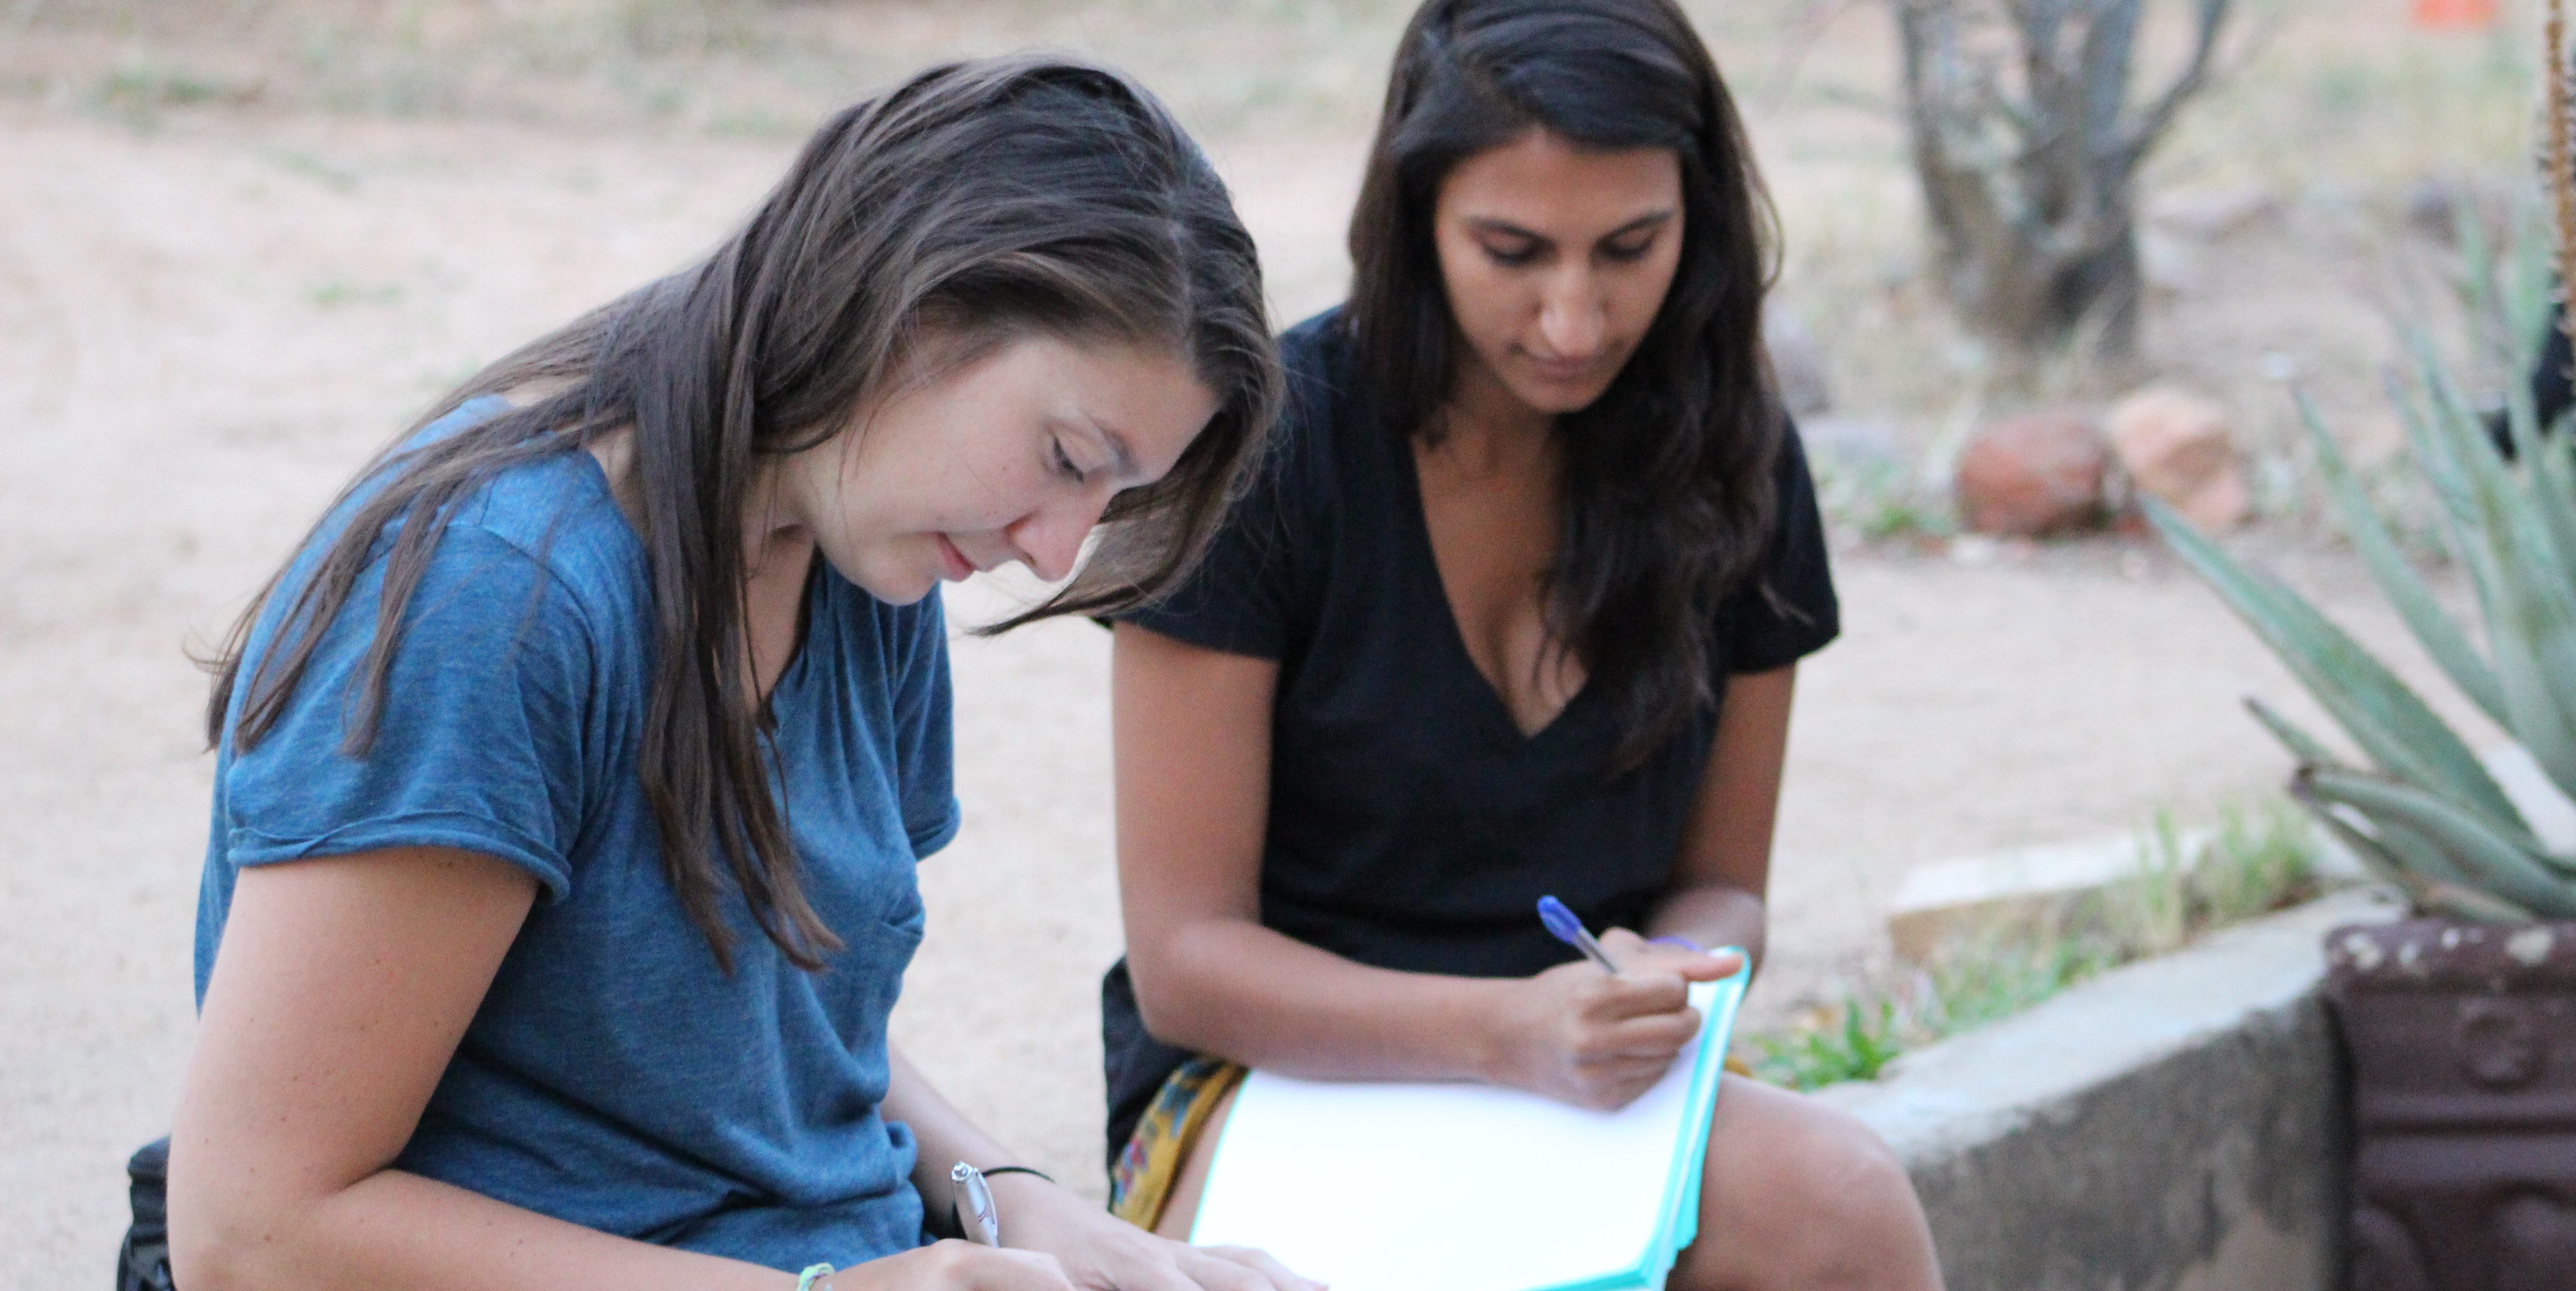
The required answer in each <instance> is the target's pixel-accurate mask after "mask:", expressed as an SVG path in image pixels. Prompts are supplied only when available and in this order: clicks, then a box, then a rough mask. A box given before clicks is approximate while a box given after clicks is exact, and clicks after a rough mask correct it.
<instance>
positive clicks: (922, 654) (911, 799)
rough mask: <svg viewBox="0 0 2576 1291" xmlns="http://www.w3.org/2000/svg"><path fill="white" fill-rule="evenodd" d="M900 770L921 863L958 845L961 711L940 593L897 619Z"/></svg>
mask: <svg viewBox="0 0 2576 1291" xmlns="http://www.w3.org/2000/svg"><path fill="white" fill-rule="evenodd" d="M888 631H889V633H890V635H891V637H892V639H891V640H889V641H888V642H887V643H886V644H887V658H888V659H889V660H891V661H892V663H893V670H894V672H893V678H892V682H893V686H894V705H893V708H894V721H895V733H894V734H895V764H896V768H897V771H896V774H897V776H898V777H899V779H900V780H901V782H902V786H903V789H902V792H903V828H904V833H905V834H906V835H907V836H908V837H909V838H910V839H911V841H912V854H913V856H914V858H915V859H918V858H921V857H925V856H928V855H930V854H931V853H933V852H936V851H938V850H939V849H940V848H943V847H946V846H947V845H948V843H949V840H951V839H953V838H955V837H957V826H958V820H959V812H958V809H957V776H956V767H957V758H956V742H955V740H956V737H955V707H954V705H953V704H952V702H951V697H950V693H949V680H948V621H947V615H946V613H945V611H944V610H943V609H942V608H941V605H940V598H939V596H938V594H937V593H936V592H934V593H932V594H931V595H929V596H927V597H924V598H922V600H921V602H920V603H919V604H918V605H915V606H912V607H910V608H909V609H906V610H903V611H900V612H898V613H896V614H894V615H893V616H891V626H890V627H889V628H888Z"/></svg>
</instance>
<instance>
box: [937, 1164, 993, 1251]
mask: <svg viewBox="0 0 2576 1291" xmlns="http://www.w3.org/2000/svg"><path fill="white" fill-rule="evenodd" d="M948 1182H949V1183H950V1184H952V1185H954V1186H955V1187H956V1190H957V1194H956V1204H957V1226H958V1227H959V1228H962V1229H965V1230H966V1240H968V1241H970V1242H974V1243H977V1244H979V1245H983V1246H999V1245H1001V1244H1002V1216H1001V1212H999V1211H997V1210H995V1209H994V1208H993V1190H992V1189H991V1188H988V1187H986V1186H985V1185H984V1172H983V1171H981V1170H978V1169H976V1168H975V1167H973V1166H971V1165H968V1164H966V1163H965V1162H963V1161H960V1162H958V1163H957V1168H955V1169H953V1170H950V1171H949V1172H948Z"/></svg>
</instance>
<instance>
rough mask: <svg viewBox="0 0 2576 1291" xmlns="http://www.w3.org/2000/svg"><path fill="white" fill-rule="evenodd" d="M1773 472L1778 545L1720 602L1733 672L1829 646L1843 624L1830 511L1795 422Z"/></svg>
mask: <svg viewBox="0 0 2576 1291" xmlns="http://www.w3.org/2000/svg"><path fill="white" fill-rule="evenodd" d="M1773 478H1774V479H1775V481H1776V482H1777V487H1778V490H1779V495H1778V511H1777V515H1778V517H1779V518H1778V520H1777V522H1776V524H1775V526H1774V528H1773V530H1772V534H1771V547H1770V550H1769V552H1768V554H1767V555H1766V556H1765V557H1764V559H1763V562H1762V564H1761V565H1760V566H1759V567H1757V568H1756V570H1755V571H1754V575H1753V577H1752V578H1750V579H1748V580H1746V582H1745V585H1744V586H1743V587H1741V588H1739V589H1737V591H1736V592H1735V593H1734V594H1733V595H1730V596H1729V597H1727V599H1726V601H1725V602H1724V603H1723V604H1722V605H1721V606H1720V607H1719V609H1718V645H1719V655H1720V657H1721V658H1722V659H1723V660H1724V661H1725V667H1726V671H1727V672H1729V673H1752V672H1769V671H1771V670H1772V669H1774V668H1785V667H1787V666H1789V665H1790V664H1793V663H1796V662H1797V661H1799V660H1800V659H1803V658H1805V657H1806V656H1808V655H1811V654H1814V653H1815V652H1816V651H1818V650H1822V649H1824V648H1825V646H1826V645H1827V644H1828V643H1830V642H1831V641H1832V640H1833V639H1834V638H1835V637H1836V636H1838V635H1840V634H1841V632H1842V607H1841V604H1840V603H1839V602H1838V601H1837V600H1836V599H1835V596H1834V575H1833V568H1832V564H1831V562H1830V561H1829V560H1828V559H1827V556H1826V551H1825V523H1824V517H1823V515H1822V514H1821V513H1820V512H1819V510H1818V509H1817V505H1816V482H1815V479H1814V478H1813V477H1812V476H1811V475H1810V474H1809V473H1808V470H1807V452H1806V448H1805V447H1804V446H1803V445H1802V444H1801V443H1800V442H1799V439H1798V428H1797V427H1796V426H1795V425H1790V426H1788V427H1786V428H1785V429H1784V430H1783V432H1782V435H1781V444H1780V460H1779V464H1778V466H1777V468H1776V469H1775V473H1774V476H1773Z"/></svg>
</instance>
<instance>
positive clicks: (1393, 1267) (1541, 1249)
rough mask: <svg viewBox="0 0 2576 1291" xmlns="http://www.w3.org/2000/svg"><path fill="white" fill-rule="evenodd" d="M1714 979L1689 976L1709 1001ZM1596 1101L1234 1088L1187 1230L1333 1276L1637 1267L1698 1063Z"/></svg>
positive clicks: (1483, 1282)
mask: <svg viewBox="0 0 2576 1291" xmlns="http://www.w3.org/2000/svg"><path fill="white" fill-rule="evenodd" d="M1717 991H1718V984H1716V983H1701V984H1698V985H1695V986H1693V987H1692V989H1691V1003H1693V1004H1694V1005H1697V1006H1698V1007H1699V1008H1700V1010H1701V1012H1702V1013H1703V1014H1705V1013H1706V1012H1707V1011H1708V1008H1709V1004H1710V1001H1711V999H1712V998H1713V997H1714V996H1715V995H1716V993H1717ZM1713 1047H1716V1046H1709V1045H1705V1044H1703V1045H1699V1046H1697V1047H1695V1048H1692V1049H1685V1050H1684V1051H1683V1052H1682V1058H1681V1060H1680V1061H1676V1062H1675V1063H1674V1064H1673V1066H1672V1069H1671V1070H1669V1071H1666V1072H1665V1073H1664V1078H1663V1080H1662V1081H1660V1082H1659V1083H1657V1084H1656V1085H1655V1087H1654V1088H1653V1089H1652V1090H1649V1091H1648V1092H1647V1093H1646V1094H1644V1095H1643V1096H1641V1097H1639V1098H1638V1099H1637V1101H1635V1102H1633V1103H1630V1104H1629V1105H1628V1106H1626V1107H1625V1108H1622V1109H1620V1110H1619V1111H1616V1112H1592V1111H1585V1110H1582V1109H1579V1108H1573V1107H1567V1106H1565V1105H1564V1104H1561V1103H1553V1102H1549V1101H1548V1100H1546V1099H1543V1098H1540V1097H1538V1096H1537V1095H1535V1094H1525V1093H1521V1092H1520V1091H1517V1090H1509V1089H1498V1088H1495V1087H1492V1086H1488V1085H1428V1084H1379V1083H1362V1082H1350V1081H1314V1080H1298V1079H1295V1078H1292V1077H1287V1076H1278V1075H1273V1074H1271V1073H1269V1072H1262V1071H1256V1072H1253V1073H1252V1074H1251V1075H1250V1076H1248V1077H1246V1078H1245V1079H1244V1083H1243V1092H1242V1094H1241V1095H1240V1096H1239V1097H1237V1098H1236V1099H1235V1104H1234V1112H1233V1114H1232V1116H1231V1117H1229V1118H1228V1120H1227V1123H1226V1125H1225V1128H1224V1134H1223V1137H1222V1138H1220V1139H1219V1140H1218V1143H1217V1152H1216V1161H1215V1165H1214V1167H1213V1169H1212V1170H1211V1172H1210V1176H1209V1180H1208V1187H1207V1192H1206V1194H1205V1196H1204V1197H1202V1198H1201V1200H1200V1203H1199V1213H1198V1219H1197V1221H1196V1224H1195V1226H1194V1227H1193V1228H1192V1230H1191V1235H1190V1240H1191V1241H1193V1242H1198V1243H1201V1244H1209V1245H1240V1246H1258V1247H1261V1248H1262V1249H1264V1250H1267V1251H1269V1252H1270V1253H1271V1254H1272V1255H1275V1256H1277V1257H1278V1258H1279V1259H1280V1261H1281V1262H1282V1263H1285V1264H1286V1265H1287V1266H1288V1267H1289V1268H1292V1269H1295V1270H1296V1271H1298V1272H1299V1273H1302V1274H1305V1275H1306V1276H1308V1277H1311V1278H1317V1279H1320V1280H1322V1281H1324V1282H1328V1283H1330V1284H1331V1285H1332V1287H1333V1291H1529V1289H1530V1288H1535V1287H1549V1286H1558V1285H1562V1284H1565V1283H1569V1282H1579V1281H1584V1280H1587V1279H1591V1278H1597V1277H1600V1276H1603V1275H1605V1274H1610V1273H1615V1272H1618V1271H1621V1270H1624V1269H1628V1268H1631V1267H1634V1266H1635V1265H1637V1264H1638V1263H1640V1262H1641V1261H1642V1260H1643V1259H1644V1258H1645V1256H1646V1254H1647V1250H1648V1247H1649V1246H1651V1245H1652V1244H1653V1242H1654V1240H1655V1237H1656V1229H1657V1225H1658V1223H1659V1221H1660V1220H1661V1218H1662V1215H1663V1212H1664V1202H1665V1185H1666V1183H1667V1181H1668V1179H1669V1177H1670V1175H1671V1172H1672V1166H1673V1159H1674V1154H1675V1151H1676V1148H1677V1140H1678V1139H1679V1137H1680V1132H1681V1127H1682V1124H1683V1121H1684V1118H1685V1116H1686V1114H1687V1113H1688V1111H1689V1107H1688V1102H1689V1095H1690V1086H1691V1076H1692V1072H1693V1070H1694V1067H1695V1063H1696V1062H1703V1061H1704V1062H1721V1061H1724V1054H1723V1052H1709V1050H1710V1049H1711V1048H1713Z"/></svg>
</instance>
